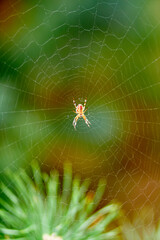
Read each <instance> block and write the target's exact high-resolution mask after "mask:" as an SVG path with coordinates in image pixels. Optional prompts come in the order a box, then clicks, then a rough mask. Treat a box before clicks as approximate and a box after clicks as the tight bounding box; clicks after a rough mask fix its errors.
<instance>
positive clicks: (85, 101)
mask: <svg viewBox="0 0 160 240" xmlns="http://www.w3.org/2000/svg"><path fill="white" fill-rule="evenodd" d="M86 103H87V98H85V100H84V108H83V110H85V107H86Z"/></svg>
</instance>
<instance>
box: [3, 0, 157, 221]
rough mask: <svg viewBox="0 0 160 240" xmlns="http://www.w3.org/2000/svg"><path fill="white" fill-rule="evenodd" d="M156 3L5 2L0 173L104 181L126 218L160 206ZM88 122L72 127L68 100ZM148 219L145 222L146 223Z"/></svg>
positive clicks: (99, 0) (111, 0)
mask: <svg viewBox="0 0 160 240" xmlns="http://www.w3.org/2000/svg"><path fill="white" fill-rule="evenodd" d="M157 7H158V2H157V1H152V3H151V2H150V1H132V0H131V1H118V0H107V1H104V0H96V1H76V2H74V1H67V2H66V1H58V2H55V3H53V1H49V0H48V1H45V3H44V2H43V1H38V2H35V1H33V2H32V1H14V3H13V2H11V1H2V4H1V16H0V31H1V34H0V35H1V37H0V41H1V45H0V51H1V54H0V55H1V56H0V61H1V63H0V65H1V77H0V78H1V79H0V122H1V126H0V131H1V146H0V155H1V163H0V172H1V174H2V175H3V173H4V171H5V170H6V169H7V168H13V169H14V170H17V169H18V168H19V166H23V167H24V168H27V165H28V163H30V161H31V160H33V159H37V160H38V161H39V163H40V165H41V166H42V168H43V167H44V168H45V167H49V168H53V167H56V168H57V169H61V168H62V163H63V162H65V161H70V162H71V163H72V165H73V169H74V171H75V172H78V173H80V174H81V175H83V176H85V177H87V178H91V179H92V182H93V183H94V182H96V181H97V180H98V179H99V178H100V177H102V176H104V177H105V178H106V179H107V193H106V196H105V199H106V201H109V200H112V199H117V200H118V201H120V202H121V204H122V207H123V208H124V209H126V211H127V215H130V213H131V212H132V211H135V212H138V211H139V210H140V209H142V208H143V207H145V206H149V207H154V206H155V207H156V208H157V212H158V211H159V206H158V203H159V201H160V195H159V190H160V184H159V176H160V171H159V170H160V162H159V157H160V151H159V144H160V94H159V93H160V82H159V73H160V70H159V63H160V49H159V38H160V36H159V32H160V31H159V30H160V19H159V14H158V13H157V12H156V8H157ZM86 97H87V104H86V107H88V110H87V111H86V116H87V118H88V120H89V121H90V122H91V124H92V125H91V128H88V127H87V125H86V124H85V122H84V121H83V119H79V120H78V122H77V131H76V132H75V130H74V128H73V126H72V122H73V119H74V117H75V116H76V115H75V113H73V110H74V105H73V98H74V99H75V101H76V104H77V105H78V104H84V101H85V98H86ZM152 221H153V219H151V222H152Z"/></svg>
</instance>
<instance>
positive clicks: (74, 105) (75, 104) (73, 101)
mask: <svg viewBox="0 0 160 240" xmlns="http://www.w3.org/2000/svg"><path fill="white" fill-rule="evenodd" d="M73 104H74V106H75V108H76V107H77V106H76V102H75V100H74V98H73Z"/></svg>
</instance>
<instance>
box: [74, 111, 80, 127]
mask: <svg viewBox="0 0 160 240" xmlns="http://www.w3.org/2000/svg"><path fill="white" fill-rule="evenodd" d="M78 118H79V114H78V115H77V116H76V117H75V118H74V120H73V127H74V129H75V130H76V125H77V121H78Z"/></svg>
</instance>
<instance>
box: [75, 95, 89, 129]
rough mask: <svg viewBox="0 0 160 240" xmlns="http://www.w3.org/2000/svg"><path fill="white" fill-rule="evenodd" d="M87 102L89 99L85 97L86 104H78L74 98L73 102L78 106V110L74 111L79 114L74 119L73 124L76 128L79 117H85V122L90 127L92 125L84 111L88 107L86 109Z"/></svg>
mask: <svg viewBox="0 0 160 240" xmlns="http://www.w3.org/2000/svg"><path fill="white" fill-rule="evenodd" d="M86 102H87V99H85V101H84V106H83V105H82V104H78V105H76V102H75V100H74V99H73V104H74V106H75V108H76V112H75V111H74V113H76V114H77V116H76V117H75V118H74V120H73V126H74V129H75V130H76V125H77V121H78V118H83V119H84V121H85V123H86V124H87V126H88V127H90V124H91V123H90V122H89V121H88V119H87V118H86V116H85V115H84V113H85V112H86V111H87V109H86V110H85V107H86Z"/></svg>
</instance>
